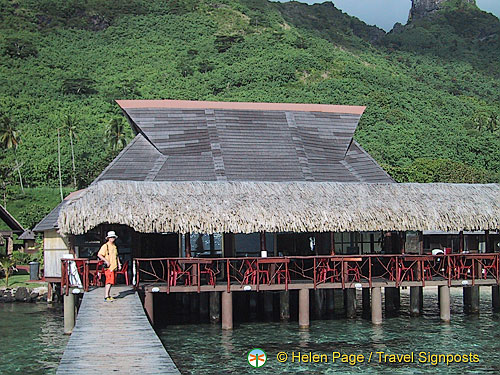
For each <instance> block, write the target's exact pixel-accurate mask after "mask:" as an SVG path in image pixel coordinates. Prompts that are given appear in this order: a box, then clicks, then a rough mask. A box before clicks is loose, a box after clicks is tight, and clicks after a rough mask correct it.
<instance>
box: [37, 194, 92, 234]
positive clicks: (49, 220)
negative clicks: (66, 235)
mask: <svg viewBox="0 0 500 375" xmlns="http://www.w3.org/2000/svg"><path fill="white" fill-rule="evenodd" d="M83 191H85V189H83V190H78V191H74V192H72V193H70V194H69V195H68V196H67V197H66V198H64V200H63V201H62V202H61V203H59V204H58V205H57V206H56V207H55V208H54V209H53V210H52V211H50V212H49V214H48V215H47V216H45V217H44V218H43V219H42V221H40V222H39V223H38V224H37V225H35V227H34V228H33V232H43V231H46V230H51V229H57V228H58V226H57V219H58V218H59V212H60V211H61V209H62V208H63V207H64V206H65V205H66V204H68V203H69V202H71V201H72V200H73V199H76V198H78V197H79V196H80V195H81V194H82V192H83Z"/></svg>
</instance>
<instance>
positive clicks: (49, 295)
mask: <svg viewBox="0 0 500 375" xmlns="http://www.w3.org/2000/svg"><path fill="white" fill-rule="evenodd" d="M53 299H54V284H53V283H51V282H49V283H48V284H47V303H52V301H53Z"/></svg>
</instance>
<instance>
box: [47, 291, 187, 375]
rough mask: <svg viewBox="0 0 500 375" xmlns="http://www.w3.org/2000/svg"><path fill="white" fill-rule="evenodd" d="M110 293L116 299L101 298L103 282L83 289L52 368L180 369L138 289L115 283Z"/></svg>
mask: <svg viewBox="0 0 500 375" xmlns="http://www.w3.org/2000/svg"><path fill="white" fill-rule="evenodd" d="M111 295H113V296H116V295H118V297H116V300H115V301H114V302H104V300H103V299H104V298H103V296H104V288H98V289H94V290H92V291H89V292H87V293H85V295H84V297H83V301H82V304H81V306H80V311H79V313H78V317H77V320H76V326H75V328H74V329H73V333H72V334H71V337H70V339H69V341H68V345H67V346H66V349H65V351H64V354H63V357H62V359H61V362H60V364H59V368H58V369H57V373H56V374H58V375H66V374H71V375H78V374H99V375H104V374H112V373H115V374H134V375H137V374H145V375H147V374H162V375H163V374H180V372H179V370H178V369H177V367H176V366H175V364H174V362H173V361H172V359H171V358H170V356H169V355H168V353H167V351H166V350H165V348H164V347H163V345H162V343H161V341H160V339H159V338H158V336H157V335H156V333H155V331H154V330H153V328H152V327H151V325H150V324H149V321H148V319H147V317H146V314H145V312H144V309H143V307H142V303H141V301H140V299H139V296H138V295H137V293H135V292H134V291H133V289H132V288H131V287H125V286H116V287H113V288H112V289H111Z"/></svg>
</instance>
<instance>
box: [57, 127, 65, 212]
mask: <svg viewBox="0 0 500 375" xmlns="http://www.w3.org/2000/svg"><path fill="white" fill-rule="evenodd" d="M57 166H58V167H59V192H60V193H61V202H62V201H63V200H64V195H63V190H62V173H61V132H60V129H59V128H57Z"/></svg>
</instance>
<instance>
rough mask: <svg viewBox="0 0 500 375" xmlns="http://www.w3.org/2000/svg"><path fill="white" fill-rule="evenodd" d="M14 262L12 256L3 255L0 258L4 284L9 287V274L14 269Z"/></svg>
mask: <svg viewBox="0 0 500 375" xmlns="http://www.w3.org/2000/svg"><path fill="white" fill-rule="evenodd" d="M14 266H15V262H14V260H13V259H12V258H9V257H5V258H1V259H0V270H2V271H3V272H4V273H5V286H6V287H7V288H8V287H9V276H10V274H11V272H12V271H13V270H14Z"/></svg>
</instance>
